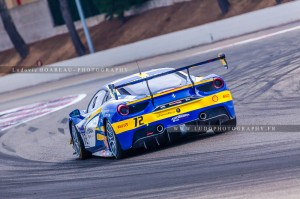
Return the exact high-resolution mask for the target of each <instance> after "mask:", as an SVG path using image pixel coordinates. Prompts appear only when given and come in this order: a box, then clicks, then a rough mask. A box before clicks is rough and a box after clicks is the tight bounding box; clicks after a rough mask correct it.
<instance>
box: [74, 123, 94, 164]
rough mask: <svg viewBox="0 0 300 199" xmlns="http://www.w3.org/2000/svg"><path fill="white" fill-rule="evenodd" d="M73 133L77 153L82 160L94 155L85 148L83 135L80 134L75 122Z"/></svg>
mask: <svg viewBox="0 0 300 199" xmlns="http://www.w3.org/2000/svg"><path fill="white" fill-rule="evenodd" d="M71 134H72V142H73V149H74V150H75V155H76V156H77V157H78V158H79V159H81V160H85V159H88V158H90V157H92V154H91V152H89V151H87V150H86V149H85V147H84V143H83V140H82V138H81V135H80V134H79V132H78V131H77V129H76V127H75V125H74V124H73V123H72V124H71Z"/></svg>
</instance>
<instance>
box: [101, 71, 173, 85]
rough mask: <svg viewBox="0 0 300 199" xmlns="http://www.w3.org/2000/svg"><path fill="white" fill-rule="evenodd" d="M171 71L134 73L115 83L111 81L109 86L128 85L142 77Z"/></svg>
mask: <svg viewBox="0 0 300 199" xmlns="http://www.w3.org/2000/svg"><path fill="white" fill-rule="evenodd" d="M171 70H174V68H159V69H152V70H148V71H145V72H142V73H135V74H133V75H130V76H127V77H124V78H121V79H118V80H115V81H113V82H111V83H109V84H114V85H121V84H125V83H128V82H132V81H135V80H139V79H142V78H144V77H148V76H152V75H156V74H160V73H163V72H167V71H171ZM109 84H107V85H106V86H105V87H106V88H107V86H108V85H109Z"/></svg>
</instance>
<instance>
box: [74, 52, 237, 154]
mask: <svg viewBox="0 0 300 199" xmlns="http://www.w3.org/2000/svg"><path fill="white" fill-rule="evenodd" d="M215 61H221V63H222V65H223V66H224V67H225V68H228V65H227V60H226V57H225V55H224V54H220V55H219V56H218V57H217V58H214V59H210V60H206V61H203V62H200V63H196V64H192V65H189V66H184V67H181V68H178V69H173V68H160V69H155V70H150V71H146V72H140V73H138V74H134V75H131V76H128V77H125V78H123V79H120V80H117V81H114V82H111V83H109V84H107V85H105V86H103V87H102V88H101V89H100V90H99V91H98V92H97V93H96V94H95V95H94V96H93V98H92V99H91V101H90V102H89V104H88V107H87V109H86V110H83V111H79V110H78V109H76V110H74V111H72V112H71V113H70V114H69V116H70V118H69V129H70V135H71V139H70V144H72V146H73V149H74V151H75V152H74V154H75V155H76V156H77V157H78V158H79V159H86V158H89V157H91V156H92V155H95V156H102V157H115V158H116V159H120V158H122V157H124V154H125V152H126V151H127V150H129V149H131V148H139V147H145V148H148V147H149V146H151V145H160V144H162V143H165V142H171V141H172V135H173V133H176V134H177V135H178V133H179V134H182V135H185V134H186V133H188V132H189V131H199V132H203V131H208V130H211V129H203V128H201V127H204V126H213V125H217V126H220V127H222V126H228V125H229V126H230V127H235V126H236V116H235V111H234V105H233V99H232V95H231V92H230V91H229V90H228V88H227V85H226V83H225V81H224V80H223V79H222V78H221V77H220V76H218V75H214V74H211V75H208V76H205V77H195V76H192V75H191V74H190V69H191V68H196V67H199V66H202V65H205V64H208V63H211V62H215ZM189 126H192V127H194V128H193V129H192V130H190V129H189V128H187V127H189ZM174 129H175V130H174ZM176 129H177V130H176ZM182 137H184V136H182Z"/></svg>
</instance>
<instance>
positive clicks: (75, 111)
mask: <svg viewBox="0 0 300 199" xmlns="http://www.w3.org/2000/svg"><path fill="white" fill-rule="evenodd" d="M69 115H70V117H77V118H80V117H82V116H81V113H80V110H78V109H75V110H74V111H72V112H71V113H70V114H69Z"/></svg>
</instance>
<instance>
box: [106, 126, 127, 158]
mask: <svg viewBox="0 0 300 199" xmlns="http://www.w3.org/2000/svg"><path fill="white" fill-rule="evenodd" d="M105 131H106V135H107V142H108V146H109V149H110V151H111V153H112V154H113V156H114V157H115V158H116V159H122V158H123V157H124V151H123V150H122V148H121V145H120V142H119V140H118V138H117V136H116V134H115V131H114V129H113V127H112V126H111V124H110V122H109V121H107V122H106V125H105Z"/></svg>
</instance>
